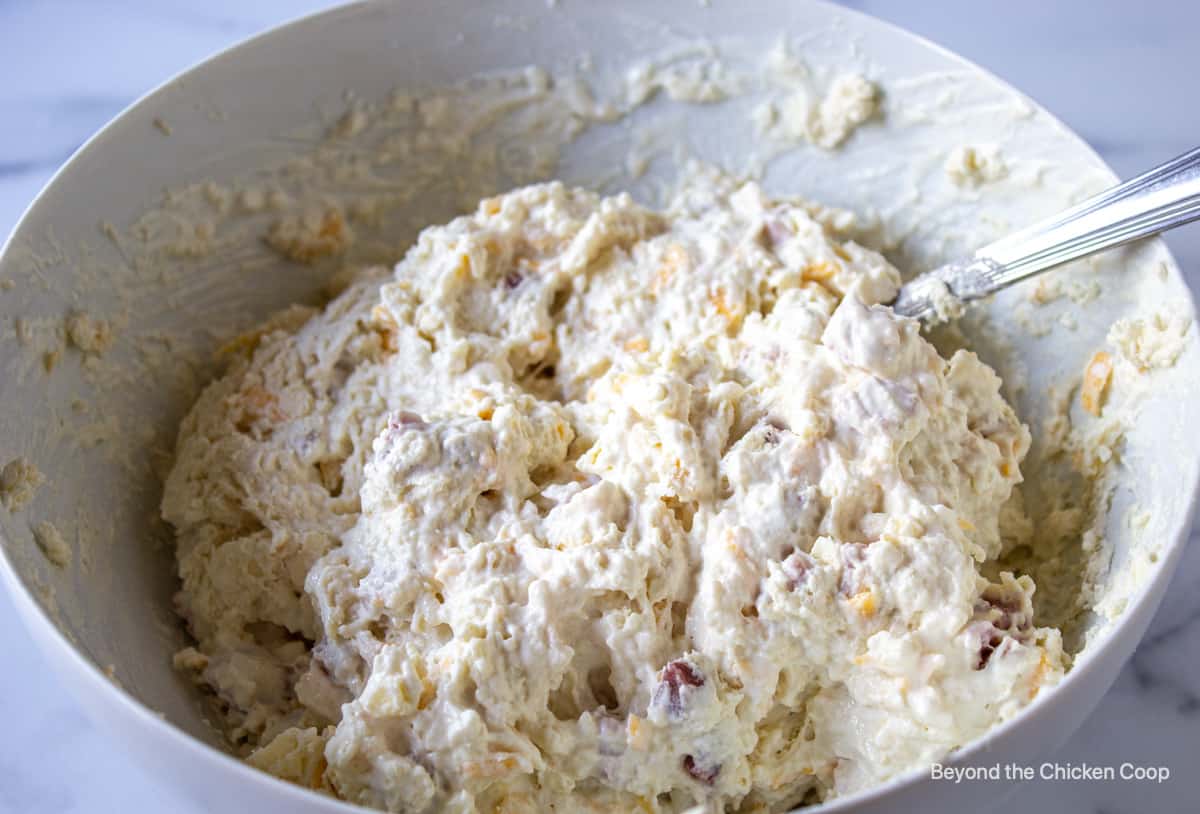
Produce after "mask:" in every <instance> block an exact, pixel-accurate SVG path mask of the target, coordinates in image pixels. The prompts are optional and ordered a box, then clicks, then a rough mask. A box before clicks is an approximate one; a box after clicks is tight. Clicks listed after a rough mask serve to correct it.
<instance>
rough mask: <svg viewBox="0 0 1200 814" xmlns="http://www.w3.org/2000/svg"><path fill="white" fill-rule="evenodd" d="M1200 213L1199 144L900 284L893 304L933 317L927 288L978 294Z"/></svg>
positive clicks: (898, 309) (908, 313) (967, 295)
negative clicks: (962, 259)
mask: <svg viewBox="0 0 1200 814" xmlns="http://www.w3.org/2000/svg"><path fill="white" fill-rule="evenodd" d="M1197 218H1200V148H1197V149H1194V150H1191V151H1189V152H1187V153H1184V154H1183V155H1181V156H1179V157H1177V158H1174V159H1172V160H1170V161H1168V162H1167V163H1165V164H1162V165H1160V166H1158V167H1155V168H1154V169H1152V170H1149V171H1148V172H1144V173H1142V174H1141V175H1139V176H1138V177H1136V178H1134V179H1132V180H1130V181H1126V182H1125V183H1123V184H1118V185H1117V186H1115V187H1112V188H1111V189H1108V190H1106V191H1104V192H1101V193H1100V194H1099V195H1095V196H1093V197H1091V198H1088V199H1087V200H1085V201H1083V202H1082V203H1079V204H1076V205H1075V206H1073V207H1071V208H1070V209H1067V210H1065V211H1064V212H1061V213H1060V214H1058V215H1054V216H1052V217H1050V218H1047V219H1045V220H1042V221H1039V222H1038V223H1035V224H1033V225H1032V226H1029V227H1026V228H1025V229H1022V230H1021V231H1019V232H1016V233H1014V234H1011V235H1009V236H1007V237H1005V238H1002V239H1000V240H997V241H996V242H995V243H991V244H989V245H987V246H984V247H983V248H982V249H979V250H978V251H977V252H975V254H974V256H973V257H972V258H971V259H970V260H967V261H966V262H962V263H952V264H950V265H948V266H943V267H941V268H938V269H934V270H933V271H931V272H929V273H928V274H923V275H921V276H920V277H918V278H916V279H915V280H913V281H912V282H910V283H908V284H906V285H905V286H904V288H903V289H901V291H900V295H899V296H898V297H897V298H896V301H895V303H894V307H895V309H896V312H897V313H900V314H903V315H904V316H914V317H918V318H927V317H930V316H933V315H934V311H935V310H936V309H935V308H934V305H933V299H934V294H933V288H931V286H933V287H940V286H944V289H943V294H942V296H944V295H945V294H944V290H945V289H948V290H949V293H950V294H951V295H953V297H955V298H957V299H959V300H964V301H966V300H973V299H978V298H980V297H985V296H987V295H988V294H992V293H994V292H996V291H999V290H1001V289H1003V288H1007V287H1008V286H1010V285H1012V284H1013V283H1016V282H1019V281H1021V280H1024V279H1025V278H1027V277H1031V276H1033V275H1035V274H1039V273H1041V272H1043V271H1045V270H1047V269H1050V268H1054V267H1055V266H1059V265H1061V264H1063V263H1067V262H1070V261H1071V260H1077V259H1078V258H1080V257H1086V256H1087V255H1089V254H1094V253H1095V252H1099V251H1103V250H1104V249H1110V248H1113V247H1114V246H1120V245H1122V244H1124V243H1129V242H1130V241H1133V240H1137V239H1138V238H1142V237H1146V236H1148V235H1153V234H1157V233H1159V232H1165V231H1166V230H1168V229H1174V228H1175V227H1176V226H1180V225H1182V224H1185V223H1188V222H1190V221H1193V220H1196V219H1197Z"/></svg>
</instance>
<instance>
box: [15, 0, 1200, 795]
mask: <svg viewBox="0 0 1200 814" xmlns="http://www.w3.org/2000/svg"><path fill="white" fill-rule="evenodd" d="M799 2H803V3H807V4H809V5H811V6H817V7H820V8H823V9H824V10H825V12H826V13H827V14H829V15H832V16H837V15H842V16H844V17H847V18H852V19H853V20H855V22H856V23H857V24H858V25H860V26H862V25H866V26H875V27H878V28H880V29H882V30H884V31H885V32H886V33H888V34H889V35H891V36H894V37H897V38H899V39H906V40H908V41H910V42H912V43H915V44H918V45H920V46H921V47H922V48H924V49H926V50H928V51H931V52H933V53H936V54H938V55H940V56H942V57H944V58H946V59H947V60H948V61H950V62H953V63H956V64H957V65H958V66H959V67H961V68H963V69H965V70H967V71H969V72H970V73H971V74H972V75H973V76H975V77H978V78H982V79H985V80H990V81H991V82H993V83H995V85H996V86H997V87H998V88H1000V89H1003V90H1004V91H1006V92H1008V93H1011V94H1013V95H1014V96H1015V97H1016V98H1019V99H1023V100H1025V101H1026V102H1028V103H1029V104H1031V105H1032V106H1033V108H1034V109H1035V110H1037V111H1038V112H1039V113H1040V114H1041V115H1043V116H1045V117H1046V121H1047V122H1048V123H1049V124H1051V125H1052V126H1054V127H1056V128H1058V129H1059V130H1060V131H1061V132H1062V133H1063V134H1065V135H1066V136H1067V137H1069V138H1070V139H1072V140H1073V141H1074V142H1075V143H1076V146H1077V148H1078V149H1079V150H1080V151H1081V152H1082V153H1084V154H1085V155H1087V156H1088V157H1090V158H1091V159H1092V160H1093V161H1094V163H1095V165H1096V167H1097V169H1098V170H1101V171H1102V172H1103V173H1104V174H1105V175H1106V176H1107V178H1108V180H1109V181H1110V182H1112V183H1116V182H1117V180H1118V176H1117V175H1116V173H1115V172H1114V171H1113V170H1112V168H1111V167H1110V166H1109V165H1108V163H1107V162H1105V161H1104V159H1103V158H1101V157H1100V155H1099V154H1098V153H1097V152H1096V151H1095V150H1094V149H1093V148H1092V146H1091V145H1090V144H1088V143H1087V142H1086V141H1085V140H1084V139H1083V138H1082V137H1081V136H1079V135H1078V134H1077V133H1076V132H1075V131H1074V130H1072V129H1071V128H1070V127H1068V126H1067V125H1066V124H1065V123H1064V122H1063V121H1062V120H1061V119H1059V118H1058V117H1057V116H1056V115H1055V114H1053V113H1052V112H1050V111H1049V110H1048V109H1047V108H1046V107H1045V106H1043V105H1042V104H1041V103H1039V102H1038V101H1037V100H1036V99H1034V98H1032V97H1031V96H1029V95H1028V94H1026V93H1025V92H1023V91H1021V90H1019V89H1017V88H1015V87H1014V86H1013V85H1012V84H1010V83H1009V82H1008V81H1006V80H1004V79H1002V78H1001V77H999V76H997V75H996V74H995V73H993V72H992V71H990V70H988V69H986V68H984V67H982V66H980V65H978V64H976V63H975V62H974V61H972V60H970V59H968V58H966V57H964V56H962V55H960V54H958V53H956V52H955V51H952V50H950V49H949V48H947V47H945V46H942V45H939V44H938V43H936V42H933V41H931V40H929V39H928V38H926V37H925V36H923V35H921V34H917V33H915V32H913V31H910V30H908V29H906V28H904V27H902V26H900V25H897V24H896V23H892V22H890V21H888V20H884V19H882V18H879V17H875V16H874V15H871V14H868V13H866V12H863V11H859V10H858V9H855V8H850V7H847V6H843V5H840V4H838V3H836V2H833V0H799ZM374 6H375V3H374V2H372V0H349V2H343V3H339V4H337V5H334V6H331V7H329V8H324V9H318V10H316V11H312V12H309V13H306V14H303V15H301V16H298V17H295V18H293V19H290V20H286V21H284V22H282V23H279V24H277V25H274V26H270V27H268V28H266V29H264V30H263V31H260V32H258V33H256V34H252V35H251V36H249V37H246V38H244V39H241V40H238V41H237V42H234V43H232V44H230V45H228V46H226V47H224V48H221V49H219V50H217V51H216V52H214V53H212V54H210V55H209V56H207V57H205V58H203V59H201V60H199V61H198V62H195V63H193V64H192V65H189V66H188V67H186V68H184V69H182V70H181V71H179V72H177V73H175V74H174V75H172V76H171V77H169V78H167V79H166V80H164V81H162V82H160V83H159V84H157V85H156V86H154V87H152V88H151V89H150V90H148V91H146V92H145V93H143V94H141V95H140V96H138V97H137V98H136V99H135V100H134V101H132V102H130V103H129V104H128V105H127V106H126V107H124V108H123V109H122V110H121V111H120V112H118V113H117V114H116V115H114V116H113V117H112V118H111V119H110V120H109V121H108V122H106V123H105V124H104V125H103V126H102V127H101V128H100V129H99V130H97V131H96V132H95V133H93V134H92V135H91V136H90V137H89V138H87V139H86V140H85V141H84V142H83V143H82V144H81V145H80V146H79V147H78V148H77V149H76V150H75V151H74V152H72V153H71V155H70V156H69V157H68V158H67V159H66V161H64V162H63V163H62V164H61V165H60V166H59V167H58V169H56V170H55V171H54V173H53V174H52V175H51V177H50V178H49V180H48V181H47V182H46V183H45V185H44V186H42V188H41V189H40V190H39V191H38V193H37V194H36V195H35V196H34V197H33V199H32V200H31V201H30V202H29V204H28V205H27V206H26V207H25V208H24V210H23V211H22V213H21V215H20V217H19V218H18V219H17V221H16V223H15V224H14V226H13V228H12V230H11V231H10V233H9V234H8V236H7V237H6V238H5V240H4V242H3V243H0V262H3V260H4V259H5V257H6V256H7V255H8V253H9V252H10V251H11V250H12V247H13V246H14V245H15V243H16V239H17V237H18V235H19V234H21V232H22V231H24V228H25V225H26V221H28V220H29V219H30V217H31V215H32V213H33V211H34V209H35V208H36V207H37V205H38V204H39V203H40V202H41V200H42V199H43V198H44V197H45V196H46V194H47V192H48V191H49V190H50V189H52V188H54V187H55V186H56V185H57V184H58V182H59V181H60V179H61V178H62V176H63V175H64V174H66V173H67V172H68V171H70V170H71V169H72V167H73V165H74V164H75V163H76V162H77V161H78V160H79V159H80V157H81V156H82V155H83V154H84V153H86V152H87V151H89V150H90V149H92V148H93V147H96V146H98V145H99V144H100V143H101V142H102V141H104V140H105V139H106V138H108V137H109V136H110V135H111V133H112V131H113V129H114V128H115V126H116V125H117V123H118V122H121V121H123V120H125V119H126V118H128V117H130V116H131V115H135V114H136V113H138V112H140V111H142V110H143V109H145V108H147V107H149V106H150V105H151V104H153V103H154V102H156V101H157V100H158V98H159V97H160V96H161V95H163V94H164V93H167V92H169V91H170V90H172V89H173V88H174V87H176V86H177V85H179V84H182V83H186V82H187V81H188V79H189V77H190V76H191V75H192V74H194V73H196V72H199V71H202V70H204V69H205V68H207V67H209V66H210V65H212V64H214V63H216V62H219V61H221V60H224V59H226V58H228V57H230V56H231V55H233V54H234V53H235V52H240V51H242V50H243V49H250V48H255V47H259V46H261V45H262V43H263V42H265V41H266V40H268V39H275V38H279V37H283V36H285V35H286V34H287V33H289V32H291V31H292V30H294V29H296V28H300V27H302V26H309V25H324V24H326V23H327V22H328V21H329V20H331V19H333V18H335V17H338V16H340V15H355V14H359V13H362V12H363V11H366V10H369V9H371V8H372V7H374ZM1151 240H1153V241H1155V242H1157V243H1158V244H1159V246H1160V249H1161V250H1162V251H1163V252H1164V255H1165V258H1166V262H1167V265H1168V267H1169V270H1170V273H1171V274H1173V275H1175V276H1181V272H1180V268H1179V264H1178V262H1177V261H1176V260H1175V257H1174V255H1172V254H1171V252H1170V249H1169V248H1168V247H1167V246H1166V244H1165V243H1164V242H1163V241H1162V239H1161V238H1158V237H1154V238H1151ZM1187 305H1188V307H1189V316H1190V317H1191V318H1192V320H1193V322H1194V321H1195V318H1196V304H1195V299H1194V296H1193V295H1192V293H1191V291H1190V289H1188V297H1187ZM1193 464H1194V465H1193V466H1192V471H1191V482H1190V483H1188V484H1183V485H1182V486H1183V487H1184V488H1183V489H1181V492H1183V493H1184V494H1185V495H1186V501H1185V502H1183V503H1181V504H1180V505H1182V506H1184V507H1185V508H1184V510H1183V511H1182V512H1181V513H1180V516H1179V518H1178V524H1177V525H1176V527H1175V528H1174V529H1173V530H1172V532H1171V533H1170V534H1168V535H1165V537H1166V538H1168V539H1166V541H1165V542H1164V544H1163V546H1162V548H1161V554H1160V557H1159V567H1157V568H1156V569H1155V570H1154V572H1153V573H1152V574H1151V575H1150V576H1149V578H1147V579H1146V580H1144V581H1143V582H1142V584H1141V585H1139V586H1138V587H1137V589H1136V590H1135V591H1134V593H1133V595H1132V596H1131V597H1130V599H1129V601H1128V602H1127V604H1126V606H1125V608H1124V609H1123V610H1122V611H1121V613H1120V615H1119V617H1117V618H1116V619H1114V620H1113V621H1112V622H1111V623H1110V625H1109V626H1108V627H1107V628H1106V629H1105V630H1104V631H1103V640H1102V641H1099V642H1097V643H1096V644H1095V645H1094V647H1096V648H1097V649H1096V650H1095V651H1094V652H1089V653H1088V654H1087V655H1088V657H1087V658H1084V659H1082V660H1080V661H1078V662H1077V663H1076V664H1074V665H1073V666H1072V668H1071V669H1070V670H1069V671H1068V672H1067V674H1066V675H1065V676H1064V678H1063V680H1062V681H1061V682H1059V683H1058V684H1057V685H1055V686H1054V687H1052V688H1050V689H1049V690H1048V691H1046V692H1042V693H1039V694H1038V697H1037V698H1035V699H1034V700H1033V701H1031V702H1029V703H1028V704H1026V705H1025V706H1024V707H1022V708H1021V709H1020V710H1019V711H1018V712H1017V713H1016V714H1015V715H1013V716H1012V717H1011V718H1009V719H1008V720H1006V721H1003V722H1001V723H1000V724H997V725H995V726H993V727H992V728H991V729H989V730H988V731H987V732H985V733H984V734H983V735H982V736H980V737H978V738H976V739H974V740H972V741H970V742H968V743H967V744H966V745H965V746H963V747H961V748H959V749H956V750H954V751H952V752H951V753H950V754H948V755H947V756H946V759H945V764H946V765H948V764H961V763H970V761H971V760H972V759H973V758H975V757H976V756H978V755H979V754H980V753H983V752H986V751H988V750H989V749H991V748H992V746H993V745H994V744H995V743H996V741H998V740H1000V739H1002V738H1004V737H1005V736H1007V735H1008V734H1009V733H1011V732H1013V731H1014V730H1016V729H1019V728H1023V727H1024V726H1025V725H1027V724H1028V722H1029V721H1030V720H1031V719H1033V718H1035V717H1036V715H1037V712H1038V711H1039V710H1041V709H1043V708H1045V707H1050V706H1058V705H1061V704H1063V703H1067V701H1068V698H1067V697H1066V694H1065V692H1066V690H1067V688H1068V687H1071V686H1073V685H1075V684H1079V683H1081V682H1083V681H1084V680H1085V679H1086V678H1087V676H1088V675H1090V674H1092V673H1093V672H1094V671H1095V670H1097V669H1099V668H1098V666H1097V662H1098V661H1099V659H1097V658H1095V656H1097V655H1099V654H1100V653H1101V652H1103V651H1105V650H1106V649H1108V648H1109V647H1110V646H1111V645H1112V644H1113V643H1114V642H1116V641H1117V640H1119V639H1121V638H1122V634H1126V635H1128V633H1129V632H1130V631H1129V630H1127V628H1130V627H1131V626H1134V625H1135V624H1136V621H1135V620H1137V619H1138V617H1139V616H1141V615H1145V616H1146V617H1147V621H1148V619H1149V618H1150V617H1151V616H1152V615H1153V613H1154V612H1155V611H1156V610H1157V606H1158V604H1159V603H1160V601H1161V599H1162V596H1163V594H1164V593H1165V589H1166V587H1167V585H1166V584H1167V583H1168V582H1169V581H1170V579H1171V578H1172V576H1173V574H1174V571H1175V569H1176V567H1177V566H1178V561H1179V557H1180V555H1181V553H1182V551H1183V548H1184V546H1185V545H1186V544H1187V541H1188V539H1189V536H1190V532H1191V528H1192V524H1193V520H1194V516H1195V514H1196V513H1197V504H1198V503H1200V455H1197V456H1196V460H1195V461H1194V462H1193ZM0 541H3V533H2V532H0ZM7 548H8V546H7V545H0V583H4V584H5V585H6V586H7V588H8V592H9V594H10V596H11V597H12V599H13V602H14V604H16V605H17V607H18V611H19V612H20V615H21V617H22V620H23V622H24V623H25V625H26V627H27V628H28V632H29V633H30V636H31V638H32V639H33V641H34V644H35V645H36V646H37V647H38V648H39V649H40V650H41V651H42V652H43V653H46V654H49V653H50V652H51V650H53V654H54V655H56V656H58V657H60V658H61V659H63V660H65V661H66V662H67V663H70V664H71V665H72V666H73V667H74V668H75V670H76V672H77V674H78V676H80V677H81V678H82V679H83V680H85V681H86V682H87V684H88V686H89V687H90V689H91V690H93V691H94V692H96V693H98V694H101V695H105V696H108V697H109V698H110V699H111V701H112V703H113V704H114V705H116V706H117V707H118V708H119V710H120V712H122V713H124V714H126V715H128V716H130V717H132V718H133V719H135V720H136V722H137V723H138V724H140V725H142V726H146V727H151V728H154V729H156V730H158V731H159V733H160V734H163V735H165V736H166V737H167V738H169V739H171V740H172V741H173V742H174V743H176V744H178V745H179V748H180V749H182V750H184V751H186V752H187V753H188V755H189V757H190V758H192V759H194V760H196V761H199V762H202V763H204V764H206V765H208V766H210V767H212V768H214V769H218V770H224V771H231V772H233V773H235V774H236V775H238V776H239V777H241V778H243V779H245V780H246V781H247V782H253V783H266V784H267V787H268V788H270V787H273V788H274V789H275V793H277V794H278V795H281V802H283V800H284V798H286V799H288V800H291V801H292V802H294V803H296V804H303V805H309V806H311V805H323V806H325V807H326V808H327V810H329V811H331V812H332V811H342V812H347V814H350V812H362V811H372V810H374V809H369V808H366V807H364V806H360V805H358V804H356V803H352V802H350V801H347V800H343V799H340V798H336V797H332V796H329V795H326V794H322V793H320V792H318V791H316V790H314V789H309V788H305V787H302V786H299V785H297V784H295V783H291V782H288V781H286V780H283V779H281V778H278V777H276V776H274V775H271V774H269V773H268V772H265V771H262V770H260V769H257V768H255V767H253V766H251V765H250V764H249V763H246V762H245V761H244V760H242V759H240V758H238V757H236V756H235V755H233V754H231V753H229V752H227V751H223V750H221V749H218V748H217V747H215V746H212V745H210V744H208V743H205V742H204V741H202V740H201V739H199V738H197V737H195V736H193V735H191V734H190V733H188V732H187V731H185V730H184V729H183V728H181V727H180V726H178V725H176V724H175V723H173V722H172V721H170V720H169V719H167V718H166V717H165V716H162V715H160V713H158V712H156V711H155V710H154V709H152V708H151V707H149V706H148V705H146V704H145V703H144V702H142V701H141V700H140V699H138V698H136V697H135V696H134V695H132V694H131V693H130V692H128V691H126V690H125V689H124V688H122V687H120V686H119V685H118V684H116V683H114V682H113V681H112V680H111V679H109V678H108V676H107V675H105V674H104V672H103V671H102V670H101V668H100V667H99V665H97V664H96V663H94V662H93V661H92V660H91V659H90V658H89V657H87V656H86V655H85V654H84V653H83V652H82V651H81V650H80V649H79V648H78V647H76V646H75V644H73V643H72V642H71V641H70V640H69V639H68V638H67V636H66V635H65V634H64V633H63V632H62V631H61V630H60V629H59V627H58V625H56V624H55V622H54V620H53V619H51V618H50V616H49V615H48V614H47V613H46V611H45V610H44V609H43V608H42V606H41V603H40V602H38V601H37V599H36V598H35V597H34V594H33V592H32V590H31V589H30V587H29V586H28V585H27V584H26V583H25V581H24V579H23V578H22V577H21V575H20V572H18V570H17V568H16V567H15V565H14V564H13V562H12V561H11V559H10V557H9V553H8V551H7ZM34 623H36V624H38V625H39V626H40V630H35V629H34V628H33V624H34ZM1144 633H1145V631H1144V629H1143V630H1142V631H1140V632H1139V633H1138V635H1137V637H1136V639H1135V641H1134V645H1133V646H1136V644H1137V643H1138V642H1140V641H1141V639H1142V637H1143V636H1144ZM1131 649H1132V648H1131ZM1127 660H1128V656H1126V657H1124V658H1123V659H1122V664H1124V662H1125V661H1127ZM1115 678H1116V673H1114V675H1113V678H1112V679H1109V680H1108V681H1107V682H1106V685H1107V686H1106V687H1105V690H1106V691H1107V689H1108V687H1111V685H1112V682H1113V681H1114V680H1115ZM74 694H75V697H76V700H77V702H79V701H81V698H80V696H79V694H78V693H74ZM79 705H80V707H81V708H82V711H83V712H84V714H85V715H87V716H88V717H89V718H93V716H92V714H91V711H90V709H89V708H88V706H87V705H86V704H83V703H80V704H79ZM1094 710H1095V705H1091V706H1090V707H1089V709H1088V712H1087V714H1088V715H1090V714H1091V713H1092V712H1094ZM93 720H94V718H93ZM102 730H105V731H108V732H109V734H111V728H109V727H103V728H102ZM1068 734H1069V733H1068ZM135 763H138V764H139V765H141V764H142V761H141V760H140V759H135ZM143 768H144V765H143ZM928 779H930V770H929V767H928V766H921V767H917V768H914V769H910V770H907V771H905V772H902V773H900V774H897V775H895V776H894V777H892V778H890V779H888V780H886V781H884V782H882V783H879V784H877V785H874V786H870V787H868V788H865V789H862V790H860V791H856V792H853V793H851V794H848V795H846V796H844V797H836V798H833V799H831V800H829V801H827V802H824V803H821V804H819V805H817V806H814V807H811V808H805V809H795V810H796V811H808V810H812V811H815V812H829V813H830V814H835V813H836V812H846V811H849V810H850V809H853V808H855V807H857V806H859V805H863V804H866V803H872V802H879V801H881V800H882V799H883V798H886V797H888V796H889V795H892V794H894V793H896V792H899V791H901V790H903V789H906V788H911V787H913V786H915V785H917V784H919V783H921V782H922V781H924V780H928ZM1015 785H1017V784H1016V783H1015V782H1014V783H1011V784H1009V788H1011V787H1015Z"/></svg>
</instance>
